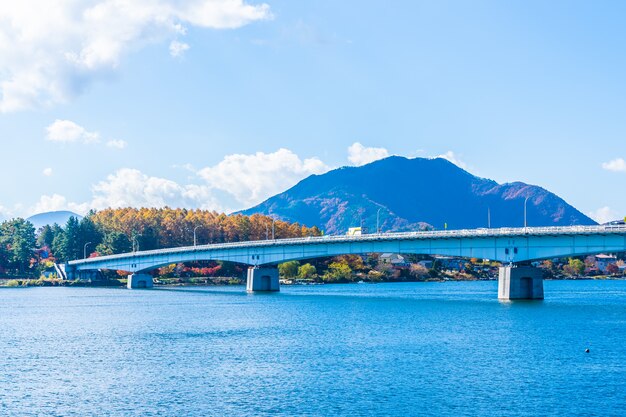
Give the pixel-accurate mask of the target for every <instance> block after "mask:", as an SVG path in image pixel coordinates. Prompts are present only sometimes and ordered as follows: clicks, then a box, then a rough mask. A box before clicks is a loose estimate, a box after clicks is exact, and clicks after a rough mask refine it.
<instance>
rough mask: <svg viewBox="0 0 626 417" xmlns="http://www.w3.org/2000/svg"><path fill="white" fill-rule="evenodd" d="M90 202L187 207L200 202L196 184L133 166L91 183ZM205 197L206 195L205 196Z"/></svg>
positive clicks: (103, 205) (97, 205) (99, 206)
mask: <svg viewBox="0 0 626 417" xmlns="http://www.w3.org/2000/svg"><path fill="white" fill-rule="evenodd" d="M92 191H93V200H92V201H91V203H90V206H91V207H93V208H96V209H103V208H106V207H164V206H172V207H188V206H196V207H197V206H203V205H204V204H201V203H203V202H201V201H198V197H199V196H201V195H202V193H200V192H198V190H197V189H196V186H183V185H179V184H178V183H176V182H174V181H171V180H168V179H165V178H159V177H151V176H148V175H146V174H144V173H142V172H141V171H138V170H136V169H129V168H124V169H120V170H118V171H117V172H115V173H114V174H111V175H109V176H108V177H107V178H106V180H104V181H101V182H99V183H97V184H96V185H94V186H93V187H92ZM207 197H208V196H207Z"/></svg>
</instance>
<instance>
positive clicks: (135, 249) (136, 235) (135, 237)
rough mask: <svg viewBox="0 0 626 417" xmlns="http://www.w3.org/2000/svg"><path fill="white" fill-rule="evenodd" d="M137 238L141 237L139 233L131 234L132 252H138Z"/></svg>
mask: <svg viewBox="0 0 626 417" xmlns="http://www.w3.org/2000/svg"><path fill="white" fill-rule="evenodd" d="M138 236H141V233H137V234H133V252H139V240H138V239H137V237H138Z"/></svg>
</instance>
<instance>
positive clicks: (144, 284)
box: [126, 274, 154, 290]
mask: <svg viewBox="0 0 626 417" xmlns="http://www.w3.org/2000/svg"><path fill="white" fill-rule="evenodd" d="M153 286H154V283H153V282H152V275H149V274H132V275H129V276H128V283H127V284H126V287H127V288H128V289H131V290H134V289H136V288H152V287H153Z"/></svg>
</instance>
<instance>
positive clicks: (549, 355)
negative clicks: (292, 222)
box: [0, 281, 626, 416]
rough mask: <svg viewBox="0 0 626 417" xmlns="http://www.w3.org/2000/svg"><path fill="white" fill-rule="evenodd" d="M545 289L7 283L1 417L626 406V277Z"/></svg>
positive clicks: (612, 410) (2, 304) (492, 412)
mask: <svg viewBox="0 0 626 417" xmlns="http://www.w3.org/2000/svg"><path fill="white" fill-rule="evenodd" d="M545 293H546V300H545V301H533V302H514V303H500V302H498V301H497V299H496V297H497V283H496V282H459V283H453V282H447V283H407V284H375V285H369V284H363V285H325V286H301V287H287V286H283V287H282V291H281V293H279V294H255V295H248V294H246V293H245V291H244V288H243V287H224V288H176V289H163V288H162V289H155V290H145V291H129V290H125V289H103V288H29V289H0V387H1V388H0V415H3V416H4V415H7V416H12V415H16V416H17V415H24V416H30V415H33V416H40V415H54V416H90V415H98V416H100V415H111V416H224V415H234V416H243V415H254V416H257V415H282V416H332V415H342V416H360V415H394V416H408V415H436V416H463V415H467V416H475V415H485V416H539V415H580V416H591V415H600V416H625V415H626V282H624V281H604V282H599V281H578V282H571V281H566V282H562V281H547V282H545ZM586 348H589V349H590V352H589V353H585V349H586Z"/></svg>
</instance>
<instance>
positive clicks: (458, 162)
mask: <svg viewBox="0 0 626 417" xmlns="http://www.w3.org/2000/svg"><path fill="white" fill-rule="evenodd" d="M435 158H443V159H446V160H448V161H450V162H452V163H453V164H454V165H456V166H458V167H459V168H462V169H467V164H466V163H465V162H463V161H461V160H460V159H459V157H458V156H457V155H455V153H454V152H452V151H448V152H446V153H444V154H443V155H439V156H436V157H435Z"/></svg>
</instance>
